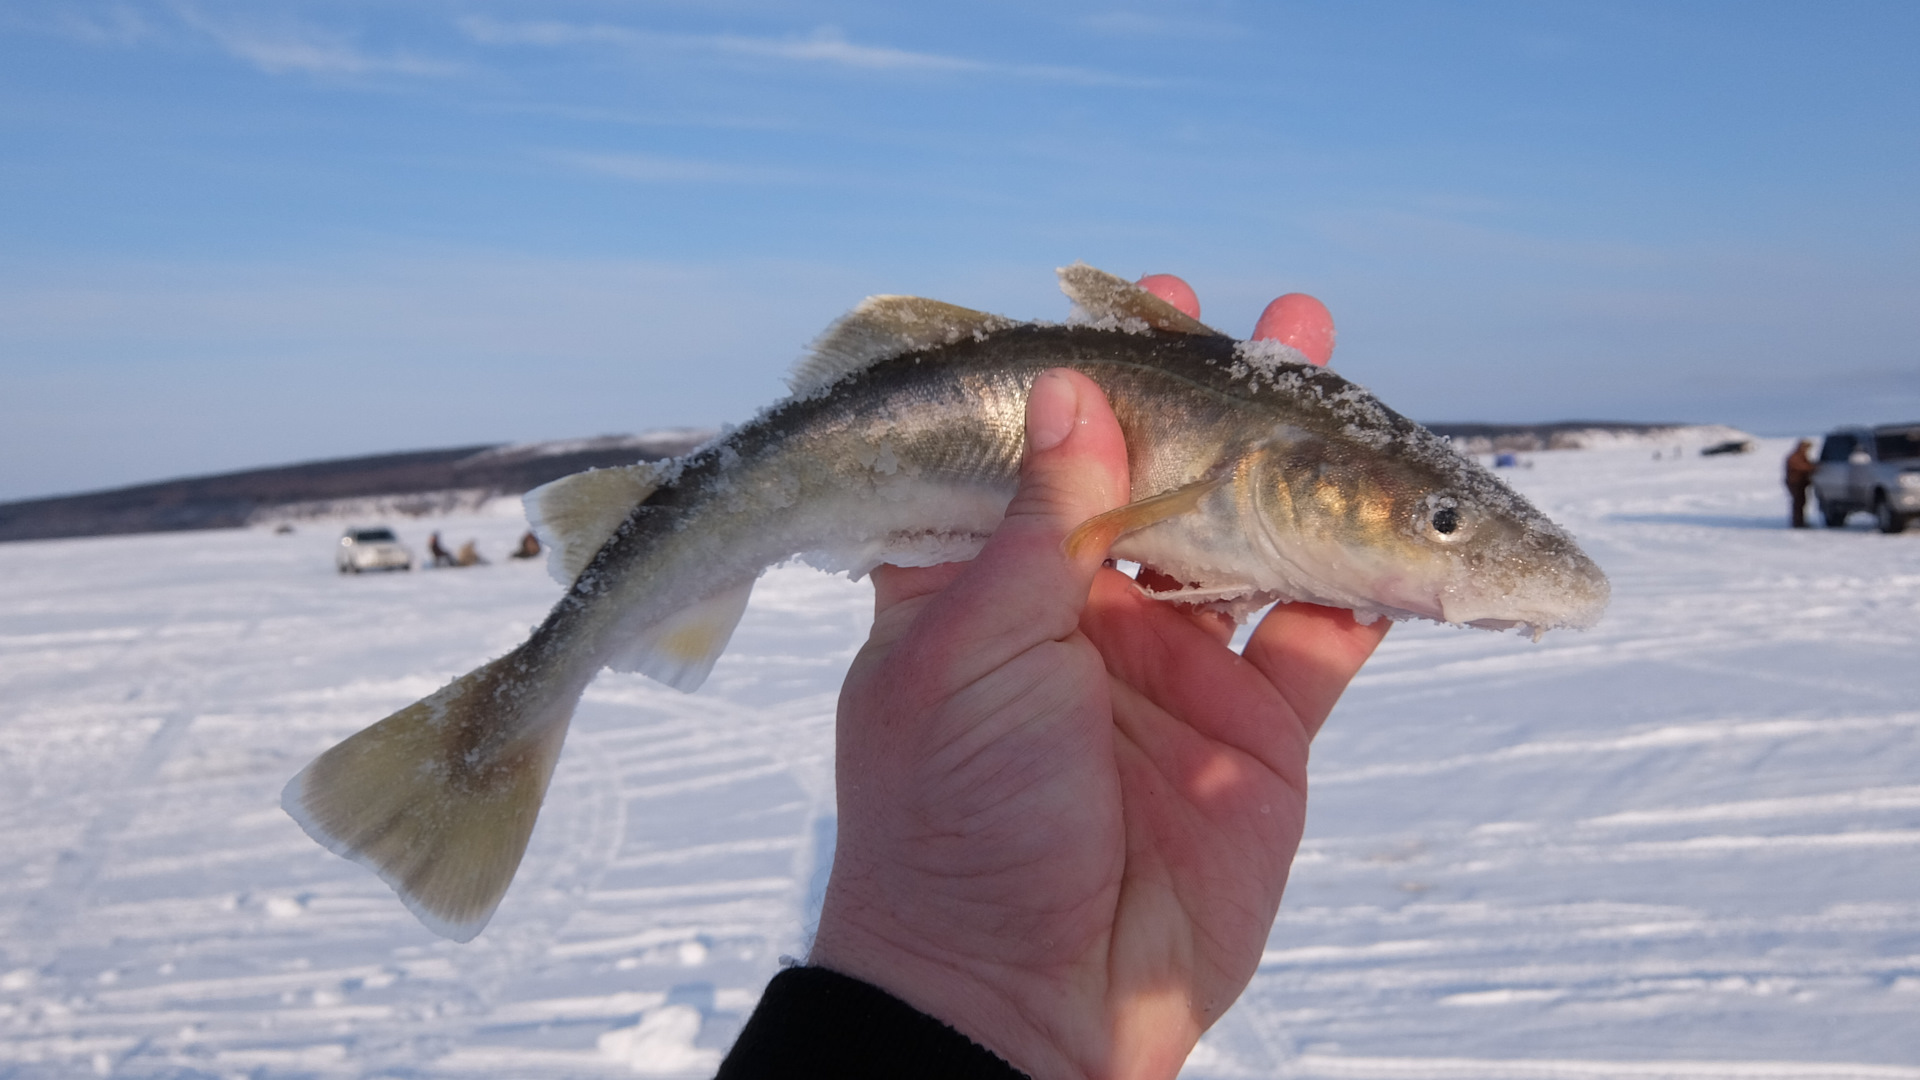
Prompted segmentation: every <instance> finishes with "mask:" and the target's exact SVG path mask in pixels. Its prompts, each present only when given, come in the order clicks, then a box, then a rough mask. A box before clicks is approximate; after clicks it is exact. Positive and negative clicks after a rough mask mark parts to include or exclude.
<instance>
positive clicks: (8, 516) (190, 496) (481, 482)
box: [0, 420, 1746, 541]
mask: <svg viewBox="0 0 1920 1080" xmlns="http://www.w3.org/2000/svg"><path fill="white" fill-rule="evenodd" d="M1427 426H1428V427H1429V428H1431V429H1432V430H1433V431H1434V432H1435V433H1436V434H1439V435H1444V436H1447V437H1448V438H1450V439H1452V440H1453V444H1454V446H1455V448H1457V449H1458V450H1459V451H1460V452H1461V453H1463V454H1489V453H1494V452H1496V451H1534V450H1572V449H1580V448H1583V447H1596V446H1608V445H1616V444H1619V443H1623V442H1625V443H1644V442H1660V443H1666V442H1686V443H1700V442H1713V441H1719V440H1722V439H1730V438H1743V437H1746V436H1745V435H1744V433H1742V432H1739V431H1737V430H1735V429H1733V428H1727V427H1719V426H1712V425H1693V424H1634V423H1621V422H1617V421H1609V420H1568V421H1561V422H1559V423H1552V424H1472V423H1469V424H1429V425H1427ZM712 434H713V433H712V432H710V431H699V430H694V429H690V428H680V429H673V430H668V431H656V432H649V433H647V434H644V435H607V436H602V437H599V438H593V439H569V440H563V441H558V442H540V443H518V444H510V445H507V444H502V445H489V446H460V447H454V448H453V449H450V450H420V451H415V452H413V453H405V454H377V455H374V456H372V457H357V458H339V459H335V460H332V461H312V462H307V463H306V464H302V465H285V466H281V467H278V468H272V469H250V470H247V471H245V472H233V473H222V474H220V475H218V476H197V477H189V478H186V479H182V480H167V481H163V482H161V483H158V484H140V485H138V486H135V487H125V488H115V489H114V490H112V491H95V492H89V493H86V494H82V495H64V496H58V497H55V498H51V499H29V500H26V501H24V502H12V503H0V541H6V540H53V539H57V538H60V537H68V536H106V535H113V534H118V533H143V532H170V531H174V530H180V529H234V528H241V527H243V526H247V525H254V524H259V523H261V522H265V521H278V520H297V519H301V518H316V517H346V516H357V517H363V518H375V517H386V516H397V515H416V516H417V515H421V514H433V513H445V512H448V511H451V510H461V509H474V508H476V507H478V506H480V505H481V504H483V503H485V502H487V501H489V500H491V499H495V498H499V497H501V496H506V495H519V494H521V493H522V492H525V491H528V490H530V489H532V488H536V487H539V486H540V485H541V484H544V483H546V482H547V481H549V480H557V479H559V478H560V477H562V476H566V475H567V474H569V473H576V472H579V471H581V470H582V469H596V468H606V467H607V466H610V465H631V464H633V463H634V462H636V461H656V460H658V459H660V458H666V457H674V456H676V455H678V454H683V453H685V452H687V451H688V450H691V449H692V448H693V447H695V446H697V445H699V444H700V443H702V442H704V441H706V439H708V438H709V437H710V436H711V435H712Z"/></svg>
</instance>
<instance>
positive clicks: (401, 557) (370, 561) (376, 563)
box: [333, 526, 413, 574]
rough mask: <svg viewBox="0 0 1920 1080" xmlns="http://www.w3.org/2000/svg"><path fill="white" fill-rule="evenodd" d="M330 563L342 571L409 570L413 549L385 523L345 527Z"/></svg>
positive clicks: (345, 572)
mask: <svg viewBox="0 0 1920 1080" xmlns="http://www.w3.org/2000/svg"><path fill="white" fill-rule="evenodd" d="M333 565H334V566H336V567H338V568H339V570H340V572H341V573H343V574H358V573H360V572H361V571H363V570H411V569H413V552H412V551H411V550H409V549H408V548H407V545H405V544H403V543H401V542H400V538H399V537H397V536H395V535H393V530H392V529H389V528H386V527H385V526H379V527H376V528H371V529H348V530H347V531H346V532H344V533H342V534H341V535H340V546H339V547H337V548H335V549H334V551H333Z"/></svg>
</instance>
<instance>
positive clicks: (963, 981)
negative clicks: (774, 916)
mask: <svg viewBox="0 0 1920 1080" xmlns="http://www.w3.org/2000/svg"><path fill="white" fill-rule="evenodd" d="M848 907H849V905H847V903H846V902H845V901H844V899H843V900H841V901H840V902H839V903H836V902H835V897H834V896H833V891H832V890H831V888H830V889H829V894H828V899H827V903H826V904H825V905H824V906H823V910H822V912H821V917H820V929H819V931H818V933H817V934H816V935H815V937H814V942H813V948H812V949H811V950H810V951H809V954H808V957H807V963H808V965H809V966H812V967H819V968H824V969H826V970H828V971H832V972H836V973H838V974H841V975H845V976H848V977H850V978H854V979H859V980H861V981H862V982H866V983H869V984H871V985H873V986H875V987H878V988H879V989H881V990H883V991H885V992H887V993H888V994H891V995H893V996H894V997H896V998H899V999H900V1000H901V1001H904V1002H906V1003H907V1004H908V1005H911V1006H912V1007H913V1008H915V1009H917V1010H919V1011H920V1012H922V1013H925V1014H926V1015H928V1016H930V1017H933V1018H934V1019H936V1020H939V1021H940V1022H941V1023H943V1024H946V1025H948V1026H949V1027H951V1028H953V1029H954V1030H955V1031H957V1032H959V1033H960V1034H962V1035H964V1036H966V1037H967V1038H968V1039H971V1040H972V1041H973V1042H975V1043H977V1044H979V1045H980V1046H982V1047H985V1048H986V1049H988V1050H990V1051H992V1052H993V1053H994V1054H996V1055H998V1056H999V1057H1001V1058H1003V1059H1005V1060H1006V1061H1007V1062H1008V1063H1010V1064H1011V1065H1012V1066H1013V1067H1014V1068H1016V1069H1019V1070H1020V1071H1022V1072H1024V1073H1026V1074H1027V1075H1028V1076H1031V1077H1036V1078H1041V1080H1055V1078H1060V1080H1067V1078H1073V1077H1081V1076H1085V1075H1087V1073H1086V1072H1085V1071H1084V1070H1082V1069H1080V1068H1078V1067H1076V1066H1075V1065H1074V1063H1073V1061H1072V1059H1071V1056H1070V1055H1069V1054H1068V1053H1067V1052H1066V1051H1065V1049H1064V1047H1062V1046H1061V1045H1060V1040H1058V1039H1056V1038H1055V1037H1054V1036H1053V1034H1052V1033H1051V1032H1049V1031H1048V1030H1047V1029H1046V1027H1044V1026H1043V1024H1044V1019H1043V1017H1042V1014H1040V1013H1039V1012H1038V1011H1037V1010H1035V1009H1034V1008H1033V1007H1032V1003H1031V1002H1030V1001H1027V1000H1024V999H1027V998H1030V997H1033V996H1044V992H1043V993H1042V994H1040V995H1036V994H1035V993H1034V992H1035V991H1038V990H1040V986H1039V985H1037V984H1038V983H1039V982H1040V979H1039V977H1038V976H1036V975H1034V974H1033V973H1028V972H995V971H984V970H982V968H983V966H985V965H983V964H982V963H981V962H980V961H979V959H978V958H977V957H965V958H957V957H953V956H950V955H947V954H946V952H945V950H942V949H940V948H939V947H937V946H934V945H932V944H931V943H930V942H928V941H926V940H924V939H917V938H916V936H915V935H913V934H912V933H911V932H909V931H903V930H901V929H900V928H898V927H894V926H892V925H883V923H882V920H879V919H873V918H866V917H862V915H863V914H864V913H860V912H857V911H849V910H847V908H848ZM1022 981H1026V982H1027V983H1028V985H1027V987H1025V989H1024V992H1020V991H1015V990H1014V985H1017V984H1018V983H1020V982H1022ZM1056 996H1059V995H1056Z"/></svg>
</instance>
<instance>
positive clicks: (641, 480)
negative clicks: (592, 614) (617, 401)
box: [521, 462, 667, 585]
mask: <svg viewBox="0 0 1920 1080" xmlns="http://www.w3.org/2000/svg"><path fill="white" fill-rule="evenodd" d="M666 469H667V463H666V462H641V463H640V464H638V465H622V466H619V467H617V468H612V469H588V470H587V471H586V472H577V473H574V474H573V475H571V476H563V477H561V478H560V479H558V480H555V481H553V482H551V483H547V484H542V485H540V486H539V487H537V488H534V489H533V490H532V491H529V492H527V493H526V495H524V496H522V497H521V502H522V503H523V504H524V505H525V506H526V508H527V524H528V525H529V526H531V527H532V528H533V534H534V535H535V536H537V537H539V538H540V542H541V543H542V544H545V545H546V548H547V573H549V574H552V575H553V579H554V580H555V581H558V582H559V583H560V584H562V585H572V584H573V582H574V580H575V579H576V578H578V577H579V576H580V572H581V571H582V570H585V569H586V568H587V564H588V563H591V562H592V561H593V557H594V556H595V555H597V554H599V552H600V549H601V548H602V547H604V546H606V543H607V541H608V540H610V539H612V538H613V534H614V532H615V531H616V530H618V529H619V528H620V523H621V522H623V521H625V520H627V515H628V514H631V513H632V512H633V508H634V507H636V506H639V505H640V504H641V503H643V502H645V501H646V499H647V496H649V495H651V494H653V491H654V489H655V488H657V487H659V486H660V478H661V476H662V475H663V474H664V473H665V472H666Z"/></svg>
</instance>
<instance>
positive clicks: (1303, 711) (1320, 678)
mask: <svg viewBox="0 0 1920 1080" xmlns="http://www.w3.org/2000/svg"><path fill="white" fill-rule="evenodd" d="M1392 625H1393V624H1392V622H1391V621H1390V620H1387V619H1375V620H1374V621H1373V622H1371V623H1368V624H1362V623H1359V622H1357V621H1355V620H1354V617H1353V612H1351V611H1346V610H1344V609H1341V608H1329V607H1321V606H1319V605H1318V604H1281V605H1280V606H1278V607H1276V608H1274V609H1273V610H1272V611H1270V612H1268V613H1267V617H1266V618H1264V619H1262V620H1260V625H1259V626H1257V627H1255V628H1254V631H1253V637H1252V638H1250V639H1248V641H1247V647H1246V649H1245V650H1244V651H1243V652H1242V654H1241V655H1243V656H1245V657H1246V659H1247V660H1248V661H1249V662H1251V663H1252V664H1253V665H1254V667H1256V668H1258V669H1259V670H1260V672H1261V674H1263V675H1265V676H1266V677H1267V679H1268V680H1269V681H1271V682H1272V683H1273V685H1274V688H1275V689H1277V690H1279V691H1280V694H1281V696H1282V697H1284V698H1285V699H1286V700H1287V703H1288V704H1289V705H1291V706H1292V707H1293V710H1294V712H1295V713H1297V714H1298V715H1299V717H1300V723H1301V724H1302V725H1303V726H1304V727H1305V728H1306V731H1307V735H1308V737H1309V738H1311V737H1312V736H1313V735H1315V734H1316V733H1318V732H1319V730H1320V725H1322V724H1324V723H1326V722H1327V714H1328V713H1330V712H1332V711H1333V706H1334V703H1335V702H1337V701H1339V700H1340V695H1341V694H1342V693H1343V692H1345V690H1346V688H1347V684H1348V683H1349V682H1351V681H1352V680H1353V676H1354V673H1355V672H1358V671H1359V670H1360V665H1361V664H1364V663H1366V660H1367V657H1369V656H1372V655H1373V650H1374V649H1375V648H1376V647H1377V646H1378V645H1379V644H1380V639H1381V638H1383V637H1386V636H1387V628H1388V627H1390V626H1392Z"/></svg>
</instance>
